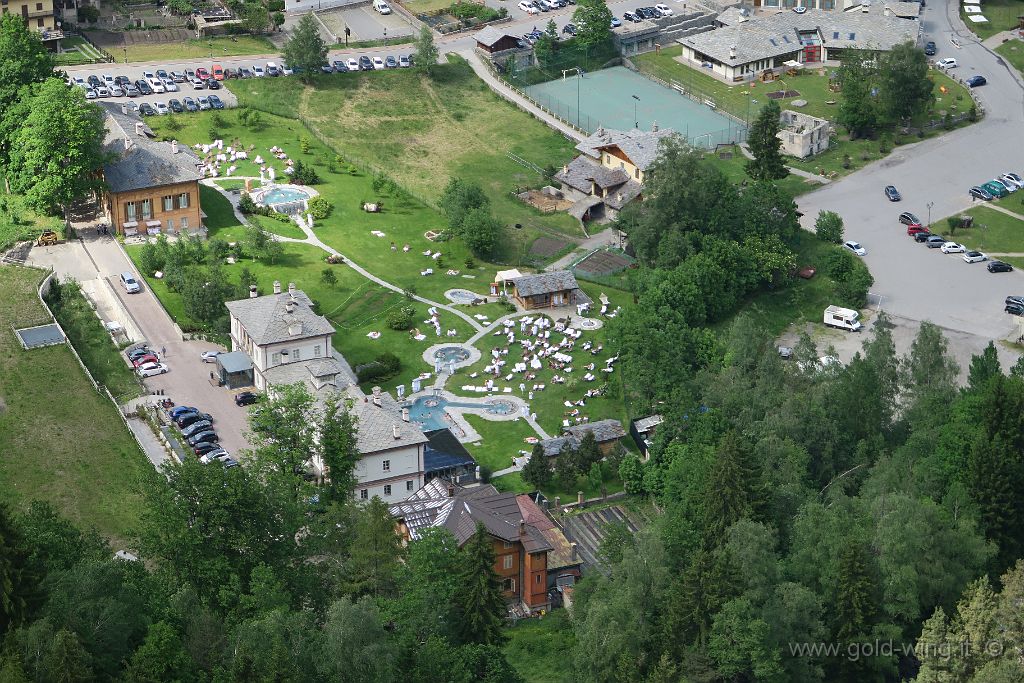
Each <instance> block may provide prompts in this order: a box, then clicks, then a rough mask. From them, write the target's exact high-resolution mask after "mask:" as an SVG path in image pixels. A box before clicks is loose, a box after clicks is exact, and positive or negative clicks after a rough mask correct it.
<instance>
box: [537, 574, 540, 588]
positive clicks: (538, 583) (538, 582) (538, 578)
mask: <svg viewBox="0 0 1024 683" xmlns="http://www.w3.org/2000/svg"><path fill="white" fill-rule="evenodd" d="M537 585H538V586H539V585H540V574H537Z"/></svg>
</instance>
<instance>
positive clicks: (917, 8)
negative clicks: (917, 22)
mask: <svg viewBox="0 0 1024 683" xmlns="http://www.w3.org/2000/svg"><path fill="white" fill-rule="evenodd" d="M885 6H886V7H887V8H889V10H890V11H891V12H892V13H893V14H895V15H896V16H897V17H900V18H903V19H916V18H918V17H919V16H921V3H919V2H887V3H885Z"/></svg>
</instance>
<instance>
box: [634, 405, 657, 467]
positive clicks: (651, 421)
mask: <svg viewBox="0 0 1024 683" xmlns="http://www.w3.org/2000/svg"><path fill="white" fill-rule="evenodd" d="M662 422H664V418H663V417H662V416H661V415H648V416H647V417H638V418H637V419H635V420H633V421H632V422H631V423H630V425H629V434H630V436H632V437H633V441H635V442H636V446H637V448H639V449H640V452H641V453H643V456H644V457H645V458H646V457H648V451H650V449H651V446H652V445H653V443H654V432H655V431H656V430H657V429H658V425H660V424H661V423H662Z"/></svg>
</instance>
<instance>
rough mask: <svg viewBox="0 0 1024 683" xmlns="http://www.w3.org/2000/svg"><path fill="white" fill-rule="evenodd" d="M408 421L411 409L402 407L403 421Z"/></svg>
mask: <svg viewBox="0 0 1024 683" xmlns="http://www.w3.org/2000/svg"><path fill="white" fill-rule="evenodd" d="M408 421H409V409H408V408H402V422H408Z"/></svg>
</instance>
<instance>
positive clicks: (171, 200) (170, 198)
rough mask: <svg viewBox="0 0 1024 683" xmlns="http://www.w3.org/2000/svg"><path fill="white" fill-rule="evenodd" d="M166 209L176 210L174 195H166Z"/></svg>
mask: <svg viewBox="0 0 1024 683" xmlns="http://www.w3.org/2000/svg"><path fill="white" fill-rule="evenodd" d="M164 211H174V195H171V194H169V195H167V196H166V197H164Z"/></svg>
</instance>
